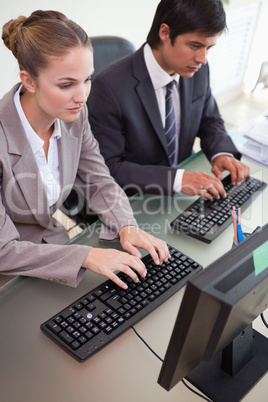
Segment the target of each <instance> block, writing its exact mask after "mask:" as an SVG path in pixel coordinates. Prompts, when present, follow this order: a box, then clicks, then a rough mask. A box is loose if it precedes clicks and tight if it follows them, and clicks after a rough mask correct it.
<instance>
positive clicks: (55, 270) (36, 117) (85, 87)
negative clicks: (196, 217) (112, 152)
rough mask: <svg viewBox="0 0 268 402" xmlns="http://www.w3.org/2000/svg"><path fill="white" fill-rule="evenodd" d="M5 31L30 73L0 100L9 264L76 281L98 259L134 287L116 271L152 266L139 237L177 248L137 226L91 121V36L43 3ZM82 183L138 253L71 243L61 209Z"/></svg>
mask: <svg viewBox="0 0 268 402" xmlns="http://www.w3.org/2000/svg"><path fill="white" fill-rule="evenodd" d="M2 39H3V41H4V43H5V45H6V46H7V47H8V48H9V49H10V50H11V51H12V53H13V54H14V56H15V57H16V58H17V60H18V64H19V68H20V80H21V83H19V84H17V85H15V86H14V87H13V88H12V89H11V91H10V92H8V93H7V94H6V95H5V96H4V97H3V98H2V100H1V101H0V143H1V149H0V175H1V176H0V177H1V179H0V180H1V200H0V261H1V264H0V265H1V273H2V274H6V275H26V276H36V277H39V278H44V279H48V280H52V281H56V282H59V283H64V284H67V285H69V286H77V285H78V283H79V281H80V280H81V279H82V277H83V274H84V272H85V269H89V270H91V271H93V272H96V273H99V274H101V275H104V276H107V277H108V278H110V279H111V280H113V281H114V282H115V283H116V284H117V285H119V286H121V287H123V288H126V287H127V286H126V284H125V283H124V282H123V281H121V280H120V279H119V278H118V276H117V275H116V274H115V271H123V272H125V273H126V274H127V275H129V276H130V277H131V278H132V279H133V280H134V281H138V275H137V274H139V275H140V276H142V277H144V276H145V275H146V269H145V266H144V264H143V263H142V261H141V259H140V258H141V255H140V253H139V251H138V249H137V248H136V247H141V248H143V249H145V250H147V251H148V252H149V253H150V254H151V255H152V257H153V259H154V261H155V262H156V263H157V264H159V263H160V264H161V262H163V261H165V260H167V259H168V258H169V252H168V248H167V245H166V243H165V242H163V241H162V240H159V239H156V238H155V237H153V236H151V235H148V234H146V233H145V232H143V231H142V230H140V229H139V228H138V227H137V224H136V221H135V219H134V217H133V213H132V210H131V208H130V205H129V203H128V200H127V198H126V196H125V194H124V193H123V191H122V190H121V189H120V187H119V186H118V185H117V184H116V183H115V181H114V180H113V179H112V178H111V177H110V175H109V171H108V169H107V167H106V166H105V164H104V161H103V158H102V157H101V155H100V153H99V148H98V144H97V142H96V140H95V139H94V137H93V135H92V132H91V129H90V127H89V123H88V118H87V108H86V106H85V102H86V99H87V97H88V95H89V93H90V88H91V76H92V74H93V72H94V68H93V50H92V46H91V43H90V40H89V38H88V36H87V34H86V33H85V32H84V30H83V29H82V28H81V27H80V26H79V25H77V24H76V23H74V22H73V21H71V20H69V19H67V18H66V17H65V16H64V15H63V14H61V13H59V12H57V11H40V10H39V11H35V12H33V13H32V14H31V15H30V17H29V18H26V17H23V16H21V17H19V18H17V19H15V20H10V21H9V22H7V23H6V24H5V25H4V27H3V31H2ZM74 184H75V185H77V186H78V187H80V188H81V189H82V190H83V192H84V194H85V196H86V197H87V199H88V200H89V199H90V207H91V209H92V210H94V211H95V212H97V213H98V214H99V216H100V219H101V220H102V222H103V224H105V226H104V228H105V229H106V230H104V232H106V238H109V239H111V238H112V237H113V238H115V237H116V236H118V235H119V237H120V242H121V245H122V247H123V248H124V249H125V250H127V251H128V252H129V253H130V254H128V253H125V252H120V251H118V250H114V249H109V250H107V249H106V250H104V249H99V248H90V247H88V246H80V245H68V246H66V245H64V243H65V242H66V241H67V240H68V236H67V233H66V231H65V229H64V228H63V227H62V226H60V225H59V223H58V222H56V221H55V220H54V219H53V218H52V214H53V213H54V212H55V211H56V210H57V209H58V208H59V207H60V205H61V204H62V203H63V202H64V201H65V199H66V198H67V196H68V194H69V193H70V191H71V188H72V187H73V185H74ZM107 229H109V231H110V232H109V233H108V230H107Z"/></svg>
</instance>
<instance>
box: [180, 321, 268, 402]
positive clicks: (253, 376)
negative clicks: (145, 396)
mask: <svg viewBox="0 0 268 402" xmlns="http://www.w3.org/2000/svg"><path fill="white" fill-rule="evenodd" d="M267 371H268V339H267V338H266V337H265V336H263V335H261V334H260V333H259V332H257V331H255V330H253V329H252V326H251V325H250V326H249V327H247V328H246V329H245V330H244V331H243V332H241V334H239V335H238V336H237V337H236V338H235V339H234V340H233V341H232V342H231V343H230V344H229V345H228V346H227V347H226V348H225V349H224V350H223V351H222V353H220V354H219V355H217V356H216V357H215V358H214V359H213V360H211V361H208V362H202V363H200V364H199V365H198V366H197V367H196V368H195V369H194V370H192V371H191V373H190V374H189V375H187V376H186V379H187V380H188V381H190V382H191V384H193V385H194V386H195V387H196V388H198V389H199V390H200V391H201V392H203V393H204V394H205V395H206V396H208V397H209V398H211V399H212V400H213V401H216V402H226V401H228V402H238V401H240V400H241V399H242V398H243V397H244V396H245V395H246V394H247V393H248V392H249V391H250V390H251V389H252V388H253V387H254V386H255V385H256V384H257V382H258V381H259V380H260V379H261V378H262V377H263V376H264V375H265V374H266V373H267Z"/></svg>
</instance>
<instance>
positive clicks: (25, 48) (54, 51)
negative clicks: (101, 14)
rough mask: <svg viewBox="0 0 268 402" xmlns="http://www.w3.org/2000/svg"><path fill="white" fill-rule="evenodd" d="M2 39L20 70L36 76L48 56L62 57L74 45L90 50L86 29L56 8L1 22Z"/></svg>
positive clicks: (45, 65) (47, 59) (46, 61)
mask: <svg viewBox="0 0 268 402" xmlns="http://www.w3.org/2000/svg"><path fill="white" fill-rule="evenodd" d="M2 39H3V41H4V44H5V45H6V47H7V48H8V49H9V50H11V51H12V53H13V55H14V56H15V58H16V59H17V60H18V63H19V68H20V70H25V71H27V72H28V73H29V74H30V75H31V76H32V77H33V78H38V76H39V71H40V70H44V69H45V68H47V67H48V64H49V57H50V56H62V55H64V54H66V53H68V52H69V50H70V49H71V48H74V47H76V46H82V47H88V48H90V49H92V45H91V41H90V39H89V37H88V35H87V34H86V32H85V31H84V30H83V29H82V28H81V27H80V26H79V25H78V24H76V23H75V22H74V21H72V20H69V19H68V18H67V17H66V16H65V15H64V14H62V13H60V12H58V11H52V10H48V11H43V10H37V11H34V12H33V13H32V14H31V15H30V16H29V17H28V18H27V17H24V16H19V17H18V18H17V19H12V20H10V21H8V22H7V23H5V25H4V26H3V29H2Z"/></svg>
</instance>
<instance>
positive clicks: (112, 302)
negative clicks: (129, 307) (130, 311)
mask: <svg viewBox="0 0 268 402" xmlns="http://www.w3.org/2000/svg"><path fill="white" fill-rule="evenodd" d="M118 299H119V295H115V296H113V297H110V299H107V300H106V303H108V304H109V306H110V307H111V308H113V309H115V310H118V309H119V308H120V307H122V304H121V303H120V302H119V301H118Z"/></svg>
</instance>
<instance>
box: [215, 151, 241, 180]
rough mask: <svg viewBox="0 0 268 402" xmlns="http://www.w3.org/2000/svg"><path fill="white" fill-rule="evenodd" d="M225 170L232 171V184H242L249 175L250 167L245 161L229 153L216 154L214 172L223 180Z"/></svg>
mask: <svg viewBox="0 0 268 402" xmlns="http://www.w3.org/2000/svg"><path fill="white" fill-rule="evenodd" d="M224 170H228V172H230V174H231V181H232V184H240V183H241V182H242V181H243V180H244V179H245V178H246V177H248V176H249V167H248V166H247V165H244V163H242V162H240V161H239V160H237V159H235V158H233V157H231V156H228V155H219V156H216V158H215V159H214V160H213V164H212V168H211V171H212V173H214V175H215V176H216V177H217V178H218V179H220V180H221V179H222V172H223V171H224Z"/></svg>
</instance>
